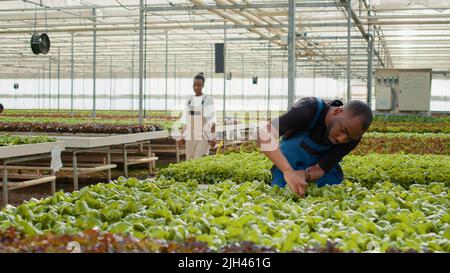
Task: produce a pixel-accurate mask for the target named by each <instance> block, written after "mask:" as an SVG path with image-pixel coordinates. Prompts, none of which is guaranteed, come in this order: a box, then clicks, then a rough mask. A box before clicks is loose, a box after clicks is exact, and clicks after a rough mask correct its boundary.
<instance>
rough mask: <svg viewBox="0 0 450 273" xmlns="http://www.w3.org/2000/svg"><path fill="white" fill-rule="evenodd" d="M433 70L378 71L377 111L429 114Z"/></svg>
mask: <svg viewBox="0 0 450 273" xmlns="http://www.w3.org/2000/svg"><path fill="white" fill-rule="evenodd" d="M431 75H432V70H431V69H377V70H376V71H375V98H376V103H375V109H376V110H377V111H389V112H394V113H399V112H429V111H430V100H431Z"/></svg>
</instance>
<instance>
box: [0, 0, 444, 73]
mask: <svg viewBox="0 0 450 273" xmlns="http://www.w3.org/2000/svg"><path fill="white" fill-rule="evenodd" d="M146 2H147V5H146V6H145V14H146V26H147V27H146V30H145V31H146V35H145V44H146V46H145V48H146V54H145V55H146V56H147V58H146V68H148V69H149V71H147V75H149V76H150V77H163V76H164V73H165V62H166V57H165V50H166V46H165V44H166V42H165V37H166V31H167V32H168V37H169V48H168V66H169V69H173V68H174V67H175V66H176V67H177V70H179V73H177V74H178V75H179V76H180V77H181V76H186V77H191V76H192V75H193V74H195V73H198V72H199V71H204V72H205V73H206V74H209V73H212V74H214V76H215V77H217V76H218V75H216V74H215V73H213V71H212V68H213V64H212V63H211V62H212V58H211V56H212V55H213V54H214V52H213V47H214V43H222V42H223V32H224V28H227V67H228V68H229V71H232V72H233V74H234V75H241V73H242V71H241V70H242V69H241V67H242V58H241V56H242V55H243V54H244V55H245V61H244V62H245V73H246V74H247V76H249V75H251V74H252V73H253V74H257V75H265V73H266V71H267V67H266V65H267V63H271V65H272V66H271V68H270V70H271V71H272V73H271V74H272V75H271V76H272V77H280V75H281V73H280V69H279V67H280V66H281V63H282V62H287V59H288V58H287V44H286V41H285V40H286V39H287V30H288V1H287V0H284V1H282V0H267V1H250V0H205V1H203V0H189V1H187V0H170V1H168V0H165V1H163V0H152V1H149V0H148V1H146ZM410 2H411V1H388V0H384V1H383V0H377V1H375V0H374V1H370V0H354V1H352V3H351V4H352V13H351V17H352V28H351V55H352V66H351V68H352V69H351V73H352V77H353V78H359V79H361V80H363V79H366V78H367V64H368V61H369V60H368V57H367V50H368V40H367V39H368V34H371V35H373V37H374V39H375V40H374V43H375V44H374V47H375V51H376V52H375V53H376V56H378V57H376V58H375V59H374V67H382V66H385V67H395V68H432V69H434V70H435V71H437V72H439V73H447V72H448V71H449V70H450V20H448V18H449V17H450V1H425V0H422V1H414V2H415V5H414V6H409V3H410ZM446 2H449V3H446ZM346 6H347V3H346V1H345V0H340V1H334V0H319V1H311V0H307V1H297V2H296V7H297V9H296V22H297V24H296V26H297V43H296V56H297V67H298V68H301V70H299V71H298V72H297V75H298V76H302V75H311V73H312V70H314V71H315V72H317V73H319V74H323V75H326V76H329V77H336V78H342V75H345V74H346V71H347V69H346V56H347V41H346V39H347V18H346V17H347V10H346ZM93 8H95V10H96V15H95V16H93V14H92V9H93ZM447 16H449V17H447ZM225 22H226V25H225ZM94 23H95V29H96V45H97V46H96V67H97V77H98V78H107V77H109V76H110V73H109V71H110V68H112V71H113V73H112V76H113V77H130V75H131V72H130V71H131V69H132V67H134V68H135V69H137V67H138V65H137V62H136V64H135V65H134V66H133V64H132V63H131V59H132V58H130V55H131V53H132V52H133V48H134V49H135V50H134V52H135V54H136V56H135V58H134V60H136V61H137V60H138V50H137V49H138V41H139V1H138V0H107V1H105V0H103V1H100V0H90V1H78V0H42V1H41V0H32V1H29V0H25V1H20V0H7V1H0V34H1V35H2V39H3V41H4V45H3V46H2V48H1V49H0V78H27V77H28V78H32V77H33V75H36V74H40V73H41V72H42V70H45V71H48V70H49V65H51V66H54V67H56V63H57V61H58V54H57V52H58V50H57V49H58V48H59V49H60V52H61V53H60V64H61V74H60V75H61V77H62V78H69V77H70V71H71V44H70V42H71V37H72V33H73V37H74V39H75V44H74V51H75V53H74V59H75V60H74V72H75V77H80V76H81V71H84V73H86V72H87V73H90V70H91V69H92V62H93V59H92V58H93V29H94ZM371 27H373V30H371ZM35 31H36V32H39V33H41V32H46V33H48V35H49V36H50V39H51V42H52V46H51V50H50V52H49V54H48V55H38V56H35V55H33V53H32V52H31V49H30V46H29V40H30V37H31V34H32V33H33V32H35ZM268 43H270V47H271V49H272V50H274V51H273V52H274V54H271V58H272V59H273V61H271V62H267V58H268ZM175 60H176V62H177V63H176V65H175ZM111 63H112V67H110V66H111ZM54 67H53V69H51V72H52V73H55V75H56V73H57V71H56V69H55V68H54ZM330 68H333V69H330ZM136 71H137V70H136ZM135 75H137V73H135ZM219 77H220V76H219ZM344 78H345V77H344Z"/></svg>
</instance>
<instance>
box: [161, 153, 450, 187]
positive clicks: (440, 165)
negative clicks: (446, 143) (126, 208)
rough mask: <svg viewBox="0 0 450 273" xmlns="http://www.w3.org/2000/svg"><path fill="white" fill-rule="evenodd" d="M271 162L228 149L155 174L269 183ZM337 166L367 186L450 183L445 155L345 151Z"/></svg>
mask: <svg viewBox="0 0 450 273" xmlns="http://www.w3.org/2000/svg"><path fill="white" fill-rule="evenodd" d="M271 166H272V163H271V161H269V160H268V159H267V158H266V157H265V156H264V155H263V154H261V153H259V152H253V153H231V154H228V155H214V156H209V157H203V158H200V159H196V160H189V161H185V162H182V163H179V164H171V165H169V166H168V167H167V168H165V169H162V170H161V171H160V173H159V174H158V175H159V177H165V178H167V179H174V180H176V181H180V182H181V181H188V180H190V179H196V180H197V181H198V182H199V183H202V184H211V183H217V182H220V181H224V180H226V179H231V180H232V181H234V182H236V183H242V182H246V181H253V180H258V181H261V182H265V183H270V181H271V179H272V176H271V173H270V168H271ZM341 166H342V169H343V171H344V177H345V178H348V179H349V180H351V181H354V182H360V183H361V184H362V185H365V186H367V187H372V186H373V185H374V184H375V183H380V182H383V181H390V182H392V183H395V184H400V185H402V186H403V187H406V188H407V187H409V186H410V185H411V184H415V183H418V184H427V183H431V182H443V183H445V184H446V185H449V184H450V157H449V156H445V155H413V154H389V155H383V154H369V155H366V156H357V155H347V156H346V157H344V159H343V161H342V162H341Z"/></svg>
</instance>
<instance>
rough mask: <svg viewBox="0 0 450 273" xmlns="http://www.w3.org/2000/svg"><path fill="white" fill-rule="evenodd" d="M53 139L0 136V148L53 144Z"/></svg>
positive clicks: (45, 137)
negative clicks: (44, 143)
mask: <svg viewBox="0 0 450 273" xmlns="http://www.w3.org/2000/svg"><path fill="white" fill-rule="evenodd" d="M55 141H56V139H55V138H54V137H49V136H11V135H0V147H1V146H12V145H22V144H34V143H43V142H55Z"/></svg>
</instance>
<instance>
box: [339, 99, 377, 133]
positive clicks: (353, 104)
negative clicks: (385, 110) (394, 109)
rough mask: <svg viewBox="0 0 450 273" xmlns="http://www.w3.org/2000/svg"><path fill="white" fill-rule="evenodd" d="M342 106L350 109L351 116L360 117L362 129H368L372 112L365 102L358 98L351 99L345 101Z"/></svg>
mask: <svg viewBox="0 0 450 273" xmlns="http://www.w3.org/2000/svg"><path fill="white" fill-rule="evenodd" d="M344 108H345V109H347V110H349V111H350V113H351V116H352V117H361V126H362V129H363V130H364V131H367V129H369V126H370V124H371V123H372V117H373V114H372V109H370V106H369V105H368V104H367V103H365V102H363V101H360V100H352V101H350V102H348V103H346V104H345V105H344Z"/></svg>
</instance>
